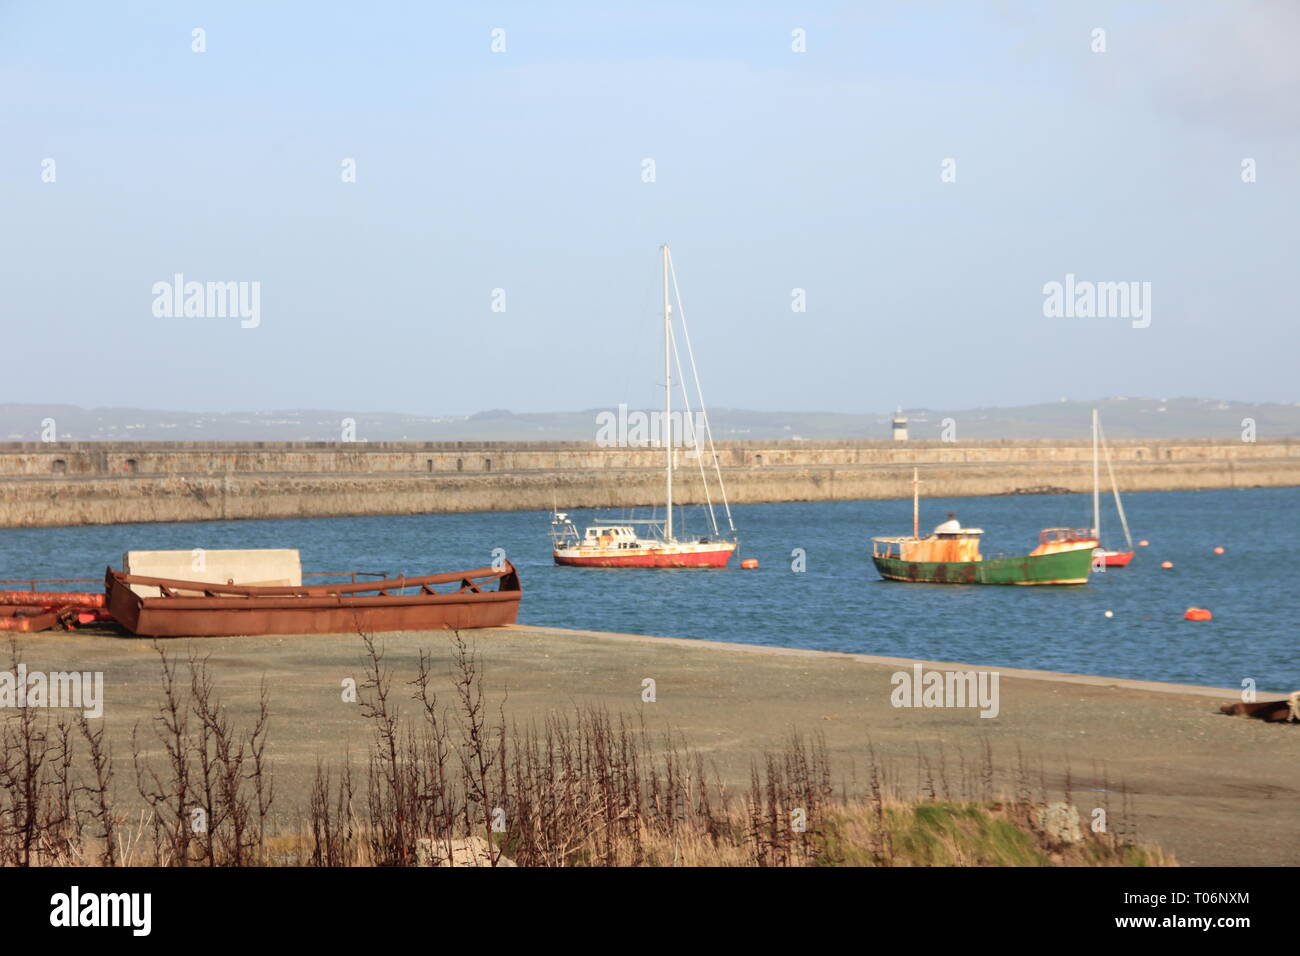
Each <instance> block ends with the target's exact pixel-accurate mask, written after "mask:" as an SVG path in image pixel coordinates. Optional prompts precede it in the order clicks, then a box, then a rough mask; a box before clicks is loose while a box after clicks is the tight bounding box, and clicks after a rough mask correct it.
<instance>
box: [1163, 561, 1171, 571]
mask: <svg viewBox="0 0 1300 956" xmlns="http://www.w3.org/2000/svg"><path fill="white" fill-rule="evenodd" d="M1160 566H1161V567H1162V568H1164V569H1165V570H1166V571H1168V570H1169V569H1170V568H1172V567H1173V566H1174V562H1172V561H1161V562H1160Z"/></svg>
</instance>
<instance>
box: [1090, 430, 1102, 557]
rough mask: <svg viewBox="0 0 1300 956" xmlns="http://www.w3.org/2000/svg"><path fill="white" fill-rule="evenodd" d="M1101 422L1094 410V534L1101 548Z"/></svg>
mask: <svg viewBox="0 0 1300 956" xmlns="http://www.w3.org/2000/svg"><path fill="white" fill-rule="evenodd" d="M1099 427H1100V422H1099V421H1098V419H1097V409H1095V408H1094V409H1093V410H1092V534H1093V537H1095V538H1096V539H1097V547H1099V548H1100V547H1101V480H1100V476H1099V475H1098V473H1097V466H1098V465H1099V464H1100V462H1099V461H1098V456H1097V430H1098V428H1099Z"/></svg>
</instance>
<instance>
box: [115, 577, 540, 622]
mask: <svg viewBox="0 0 1300 956" xmlns="http://www.w3.org/2000/svg"><path fill="white" fill-rule="evenodd" d="M493 582H496V587H495V588H494V589H489V587H490V585H492V583H493ZM104 584H105V588H106V593H107V601H108V610H109V612H110V613H111V614H112V616H113V618H114V619H115V620H116V621H117V622H118V623H119V624H121V625H122V626H123V627H125V628H126V629H127V630H129V631H131V632H132V633H134V634H142V635H145V636H149V637H216V636H227V635H232V636H238V635H261V634H346V633H356V632H358V631H361V632H366V633H370V632H375V631H421V630H434V629H446V628H462V627H499V626H501V625H504V624H513V623H514V622H515V619H516V618H517V617H518V614H519V598H520V595H521V593H522V592H521V590H520V587H519V575H518V573H517V572H516V571H515V568H514V566H513V565H512V564H510V563H509V562H508V561H507V562H505V563H504V564H503V565H502V566H501V567H500V568H493V567H488V568H475V569H474V570H472V571H455V572H451V573H447V574H430V575H425V576H423V577H406V576H405V575H402V576H399V577H392V578H386V579H384V580H380V581H362V582H357V581H355V580H353V581H351V582H344V583H340V584H307V585H296V586H294V585H290V586H256V585H239V584H213V583H210V582H205V581H186V580H178V579H173V578H161V577H150V576H146V575H138V574H127V573H124V572H122V571H114V570H113V569H112V568H109V569H108V571H107V573H106V575H105V578H104ZM440 585H448V586H449V588H448V589H447V590H441V591H440V590H438V587H439V586H440Z"/></svg>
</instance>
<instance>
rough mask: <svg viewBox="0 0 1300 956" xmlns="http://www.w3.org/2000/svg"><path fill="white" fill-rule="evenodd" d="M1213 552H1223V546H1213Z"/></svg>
mask: <svg viewBox="0 0 1300 956" xmlns="http://www.w3.org/2000/svg"><path fill="white" fill-rule="evenodd" d="M1214 553H1215V554H1223V548H1222V547H1218V548H1215V549H1214Z"/></svg>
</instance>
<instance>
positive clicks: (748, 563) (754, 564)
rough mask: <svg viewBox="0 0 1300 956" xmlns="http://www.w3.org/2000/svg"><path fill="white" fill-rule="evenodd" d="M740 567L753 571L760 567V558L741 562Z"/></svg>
mask: <svg viewBox="0 0 1300 956" xmlns="http://www.w3.org/2000/svg"><path fill="white" fill-rule="evenodd" d="M740 566H741V567H742V568H744V569H745V570H746V571H752V570H753V569H754V568H756V567H758V558H746V559H745V560H744V561H741V562H740Z"/></svg>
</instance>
